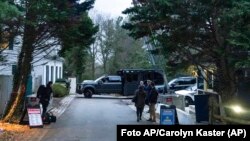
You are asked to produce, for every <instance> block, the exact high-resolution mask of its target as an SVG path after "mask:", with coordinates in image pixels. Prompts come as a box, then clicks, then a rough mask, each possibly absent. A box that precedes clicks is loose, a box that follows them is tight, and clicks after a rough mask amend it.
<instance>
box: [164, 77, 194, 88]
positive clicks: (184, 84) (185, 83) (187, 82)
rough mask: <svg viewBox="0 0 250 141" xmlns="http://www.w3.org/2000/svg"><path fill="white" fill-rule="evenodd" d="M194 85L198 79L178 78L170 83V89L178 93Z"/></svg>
mask: <svg viewBox="0 0 250 141" xmlns="http://www.w3.org/2000/svg"><path fill="white" fill-rule="evenodd" d="M194 84H196V77H191V76H190V77H189V76H188V77H178V78H175V79H172V80H171V81H169V83H168V87H169V89H170V90H172V91H177V90H183V89H186V88H188V87H190V86H193V85H194Z"/></svg>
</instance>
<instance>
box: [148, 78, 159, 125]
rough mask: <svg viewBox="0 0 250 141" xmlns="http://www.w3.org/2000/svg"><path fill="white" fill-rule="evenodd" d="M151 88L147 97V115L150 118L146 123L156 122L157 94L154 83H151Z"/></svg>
mask: <svg viewBox="0 0 250 141" xmlns="http://www.w3.org/2000/svg"><path fill="white" fill-rule="evenodd" d="M151 86H152V90H151V92H150V95H149V114H150V116H149V117H150V118H149V119H148V121H152V122H156V113H155V111H156V109H155V104H156V103H157V99H158V92H157V90H156V88H155V84H154V82H151Z"/></svg>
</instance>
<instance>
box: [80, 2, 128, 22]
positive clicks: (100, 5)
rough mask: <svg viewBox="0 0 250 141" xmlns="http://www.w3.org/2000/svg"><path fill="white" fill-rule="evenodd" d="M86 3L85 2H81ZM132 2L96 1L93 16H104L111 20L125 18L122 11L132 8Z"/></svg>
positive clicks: (92, 11)
mask: <svg viewBox="0 0 250 141" xmlns="http://www.w3.org/2000/svg"><path fill="white" fill-rule="evenodd" d="M81 1H84V0H81ZM131 3H132V0H95V4H94V8H93V9H91V11H90V12H91V15H92V14H96V13H97V14H102V15H105V16H108V17H111V18H116V17H118V16H123V15H122V11H123V10H125V9H126V8H128V7H131Z"/></svg>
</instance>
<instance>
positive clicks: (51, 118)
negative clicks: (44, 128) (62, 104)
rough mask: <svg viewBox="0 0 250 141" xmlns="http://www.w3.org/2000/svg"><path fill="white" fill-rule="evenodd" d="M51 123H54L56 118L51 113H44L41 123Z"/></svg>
mask: <svg viewBox="0 0 250 141" xmlns="http://www.w3.org/2000/svg"><path fill="white" fill-rule="evenodd" d="M51 122H56V116H55V115H54V114H53V113H51V112H46V113H45V115H44V117H43V123H44V124H50V123H51Z"/></svg>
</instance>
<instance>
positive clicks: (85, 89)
mask: <svg viewBox="0 0 250 141" xmlns="http://www.w3.org/2000/svg"><path fill="white" fill-rule="evenodd" d="M148 79H149V80H152V81H154V82H155V87H156V89H157V90H158V92H159V93H165V92H167V80H166V77H165V75H164V73H163V71H161V70H155V69H123V70H119V71H118V72H117V75H107V76H101V77H99V78H97V79H96V80H84V81H83V82H82V83H79V84H77V88H76V93H78V94H84V96H85V97H87V98H91V97H92V95H93V94H102V93H107V94H111V93H116V94H121V95H124V96H129V95H133V94H134V92H135V90H136V89H137V88H138V85H139V83H140V81H144V82H146V80H148Z"/></svg>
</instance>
